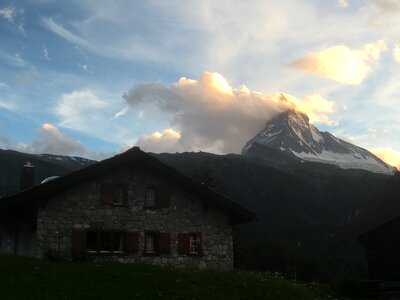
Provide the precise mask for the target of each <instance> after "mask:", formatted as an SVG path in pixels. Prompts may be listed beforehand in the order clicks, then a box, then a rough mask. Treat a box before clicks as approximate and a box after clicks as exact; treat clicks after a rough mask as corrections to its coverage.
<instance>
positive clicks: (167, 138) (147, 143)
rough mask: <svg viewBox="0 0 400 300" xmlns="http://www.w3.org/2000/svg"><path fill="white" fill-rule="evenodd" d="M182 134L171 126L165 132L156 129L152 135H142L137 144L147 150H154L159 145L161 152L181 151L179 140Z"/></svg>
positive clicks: (158, 148)
mask: <svg viewBox="0 0 400 300" xmlns="http://www.w3.org/2000/svg"><path fill="white" fill-rule="evenodd" d="M180 138H181V134H180V133H179V132H178V131H175V130H173V129H171V128H167V129H165V130H164V131H163V132H159V131H155V132H153V133H152V134H151V135H143V136H141V137H140V138H139V139H138V141H137V143H136V145H137V146H139V147H140V148H142V149H143V150H145V151H152V150H154V148H155V145H156V146H157V147H156V148H157V150H158V151H159V152H175V151H181V150H182V149H180V148H179V145H178V143H177V142H178V140H179V139H180Z"/></svg>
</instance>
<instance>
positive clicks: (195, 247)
mask: <svg viewBox="0 0 400 300" xmlns="http://www.w3.org/2000/svg"><path fill="white" fill-rule="evenodd" d="M189 247H190V248H189V253H190V254H199V253H200V252H201V237H200V234H199V233H193V234H190V235H189Z"/></svg>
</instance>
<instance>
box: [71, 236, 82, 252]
mask: <svg viewBox="0 0 400 300" xmlns="http://www.w3.org/2000/svg"><path fill="white" fill-rule="evenodd" d="M71 250H72V253H73V254H79V253H83V252H85V251H86V232H85V231H73V232H72V237H71Z"/></svg>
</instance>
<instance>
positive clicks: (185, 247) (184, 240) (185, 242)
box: [178, 233, 190, 254]
mask: <svg viewBox="0 0 400 300" xmlns="http://www.w3.org/2000/svg"><path fill="white" fill-rule="evenodd" d="M189 252H190V236H189V234H187V233H180V234H178V253H179V254H188V253H189Z"/></svg>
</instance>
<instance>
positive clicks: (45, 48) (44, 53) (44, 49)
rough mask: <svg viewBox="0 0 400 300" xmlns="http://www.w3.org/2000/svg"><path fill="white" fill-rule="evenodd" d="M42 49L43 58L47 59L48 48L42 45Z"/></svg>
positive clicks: (48, 58)
mask: <svg viewBox="0 0 400 300" xmlns="http://www.w3.org/2000/svg"><path fill="white" fill-rule="evenodd" d="M42 50H43V55H44V58H45V59H46V60H48V61H49V60H50V57H49V49H47V47H46V46H45V45H42Z"/></svg>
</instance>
